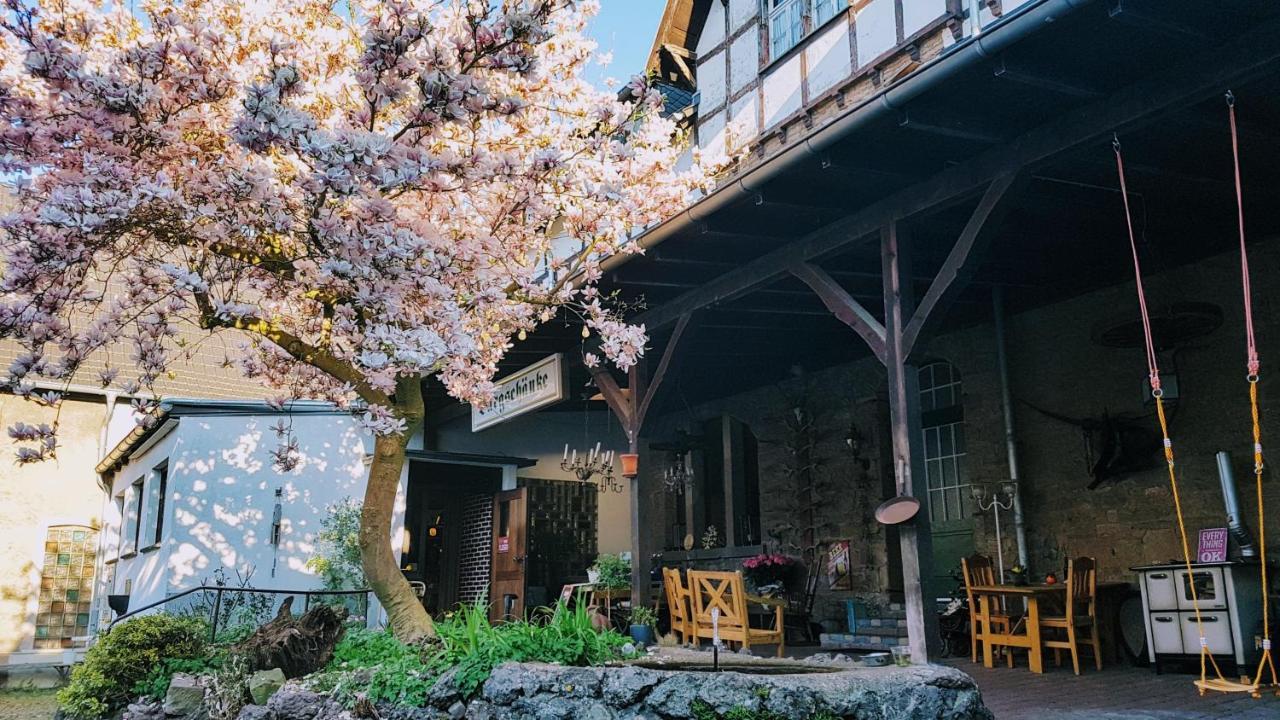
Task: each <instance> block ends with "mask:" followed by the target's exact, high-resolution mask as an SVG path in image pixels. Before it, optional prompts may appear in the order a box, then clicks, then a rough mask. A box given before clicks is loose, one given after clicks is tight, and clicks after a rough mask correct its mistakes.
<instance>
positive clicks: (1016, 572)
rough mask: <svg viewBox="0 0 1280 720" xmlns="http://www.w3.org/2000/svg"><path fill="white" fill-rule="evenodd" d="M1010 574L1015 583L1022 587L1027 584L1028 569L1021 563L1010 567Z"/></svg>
mask: <svg viewBox="0 0 1280 720" xmlns="http://www.w3.org/2000/svg"><path fill="white" fill-rule="evenodd" d="M1009 576H1010V577H1011V578H1012V579H1013V584H1014V585H1017V586H1019V587H1021V586H1023V585H1026V584H1027V569H1026V568H1024V567H1022V566H1021V565H1014V566H1013V567H1011V568H1009Z"/></svg>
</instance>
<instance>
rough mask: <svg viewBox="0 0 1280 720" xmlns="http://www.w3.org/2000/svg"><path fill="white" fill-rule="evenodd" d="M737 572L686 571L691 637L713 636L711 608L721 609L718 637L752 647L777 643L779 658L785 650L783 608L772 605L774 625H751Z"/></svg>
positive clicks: (742, 586) (745, 594)
mask: <svg viewBox="0 0 1280 720" xmlns="http://www.w3.org/2000/svg"><path fill="white" fill-rule="evenodd" d="M744 587H745V586H744V585H743V583H742V573H740V572H711V571H698V570H690V571H689V593H690V596H691V597H692V598H693V626H694V630H693V632H694V637H696V638H697V639H698V641H699V643H700V642H701V640H702V639H703V638H707V639H711V638H714V637H715V635H714V629H713V626H712V621H711V611H712V610H714V609H719V611H720V639H721V640H723V641H725V642H730V643H738V644H740V645H741V646H742V647H744V648H747V649H748V650H750V649H751V643H758V644H768V643H777V645H778V657H782V656H783V653H784V652H785V650H786V639H785V633H784V632H783V628H784V627H785V626H784V624H783V609H782V606H781V605H778V606H777V607H775V608H774V617H773V627H772V628H767V629H762V628H753V627H751V624H750V622H749V620H748V615H747V593H746V590H745V589H744Z"/></svg>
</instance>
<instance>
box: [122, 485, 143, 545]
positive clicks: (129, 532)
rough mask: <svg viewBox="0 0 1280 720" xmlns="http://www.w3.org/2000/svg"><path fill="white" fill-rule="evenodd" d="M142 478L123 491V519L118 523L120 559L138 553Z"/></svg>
mask: <svg viewBox="0 0 1280 720" xmlns="http://www.w3.org/2000/svg"><path fill="white" fill-rule="evenodd" d="M142 485H143V481H142V478H138V479H137V480H135V481H134V483H133V484H132V485H130V486H129V487H127V488H125V491H124V519H123V521H122V522H121V523H120V526H121V538H120V557H126V556H129V555H133V554H134V553H136V552H138V528H139V521H140V519H141V516H142Z"/></svg>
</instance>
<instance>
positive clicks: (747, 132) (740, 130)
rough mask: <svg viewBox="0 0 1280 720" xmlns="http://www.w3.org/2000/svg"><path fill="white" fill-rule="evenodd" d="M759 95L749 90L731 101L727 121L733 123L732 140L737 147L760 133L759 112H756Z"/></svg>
mask: <svg viewBox="0 0 1280 720" xmlns="http://www.w3.org/2000/svg"><path fill="white" fill-rule="evenodd" d="M758 97H759V96H758V95H757V93H754V92H749V93H747V94H746V95H743V96H742V97H740V98H738V100H737V102H735V103H733V107H732V108H731V110H732V112H731V113H730V115H729V122H730V123H732V124H733V128H732V132H733V142H734V143H735V144H737V145H738V146H739V147H741V146H743V145H745V144H746V142H747V141H748V140H751V139H752V138H754V137H755V136H757V135H759V134H760V114H759V112H758V106H759V102H758V100H757V98H758Z"/></svg>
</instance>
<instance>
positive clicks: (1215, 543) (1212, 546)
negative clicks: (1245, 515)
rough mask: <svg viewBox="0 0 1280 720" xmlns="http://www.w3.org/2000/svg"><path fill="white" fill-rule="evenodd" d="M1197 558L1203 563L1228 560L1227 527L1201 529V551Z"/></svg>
mask: <svg viewBox="0 0 1280 720" xmlns="http://www.w3.org/2000/svg"><path fill="white" fill-rule="evenodd" d="M1196 560H1197V561H1198V562H1202V563H1219V562H1226V561H1227V529H1226V528H1205V529H1204V530H1201V531H1200V551H1199V552H1198V553H1196Z"/></svg>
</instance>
